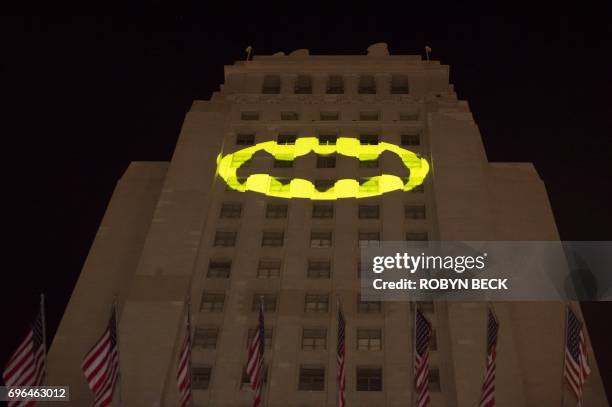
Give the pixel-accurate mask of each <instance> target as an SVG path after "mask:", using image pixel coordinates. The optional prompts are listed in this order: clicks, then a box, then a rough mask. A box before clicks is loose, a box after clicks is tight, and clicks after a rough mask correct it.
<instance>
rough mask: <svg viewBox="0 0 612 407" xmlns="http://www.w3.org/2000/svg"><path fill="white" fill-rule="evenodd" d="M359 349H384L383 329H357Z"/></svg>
mask: <svg viewBox="0 0 612 407" xmlns="http://www.w3.org/2000/svg"><path fill="white" fill-rule="evenodd" d="M357 349H358V350H381V349H382V330H381V329H369V328H368V329H365V328H363V329H357Z"/></svg>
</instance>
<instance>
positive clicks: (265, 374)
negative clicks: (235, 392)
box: [240, 365, 268, 388]
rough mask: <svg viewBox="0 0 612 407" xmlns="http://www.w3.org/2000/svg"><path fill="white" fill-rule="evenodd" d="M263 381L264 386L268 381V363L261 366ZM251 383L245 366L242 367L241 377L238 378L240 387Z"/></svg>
mask: <svg viewBox="0 0 612 407" xmlns="http://www.w3.org/2000/svg"><path fill="white" fill-rule="evenodd" d="M263 383H264V386H265V385H266V384H267V383H268V365H264V367H263ZM250 385H251V378H250V376H249V373H248V372H247V367H246V366H244V367H243V368H242V379H241V380H240V388H243V387H249V386H250Z"/></svg>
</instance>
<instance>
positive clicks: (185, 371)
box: [176, 304, 192, 407]
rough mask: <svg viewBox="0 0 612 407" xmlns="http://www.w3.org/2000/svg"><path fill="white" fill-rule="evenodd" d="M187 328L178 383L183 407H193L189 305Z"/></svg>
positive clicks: (179, 366) (180, 359) (177, 377)
mask: <svg viewBox="0 0 612 407" xmlns="http://www.w3.org/2000/svg"><path fill="white" fill-rule="evenodd" d="M187 307H188V308H187V328H186V331H185V339H184V340H183V346H182V348H181V353H180V356H179V364H178V368H177V371H176V382H177V384H178V391H179V398H180V403H181V407H185V406H189V405H191V400H192V398H191V321H190V315H189V312H190V311H189V307H190V306H189V304H188V305H187Z"/></svg>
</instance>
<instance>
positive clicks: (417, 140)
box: [402, 134, 421, 146]
mask: <svg viewBox="0 0 612 407" xmlns="http://www.w3.org/2000/svg"><path fill="white" fill-rule="evenodd" d="M420 144H421V136H420V135H418V134H402V145H403V146H418V145H420Z"/></svg>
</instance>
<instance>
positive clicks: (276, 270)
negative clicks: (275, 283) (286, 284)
mask: <svg viewBox="0 0 612 407" xmlns="http://www.w3.org/2000/svg"><path fill="white" fill-rule="evenodd" d="M280 272H281V261H280V260H277V259H274V260H259V264H258V265H257V278H278V277H280Z"/></svg>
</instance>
